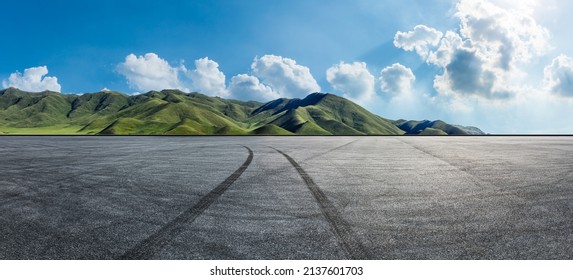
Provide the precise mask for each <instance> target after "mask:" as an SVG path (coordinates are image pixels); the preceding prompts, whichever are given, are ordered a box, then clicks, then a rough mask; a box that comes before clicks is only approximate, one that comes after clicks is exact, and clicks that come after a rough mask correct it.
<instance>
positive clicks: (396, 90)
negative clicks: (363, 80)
mask: <svg viewBox="0 0 573 280" xmlns="http://www.w3.org/2000/svg"><path fill="white" fill-rule="evenodd" d="M415 80H416V76H414V73H413V72H412V69H410V68H408V67H406V66H404V65H402V64H400V63H394V64H392V66H388V67H386V68H384V69H382V71H380V89H382V91H383V92H387V93H390V94H392V95H400V94H409V93H410V92H411V90H412V83H413V82H414V81H415Z"/></svg>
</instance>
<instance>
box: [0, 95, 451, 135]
mask: <svg viewBox="0 0 573 280" xmlns="http://www.w3.org/2000/svg"><path fill="white" fill-rule="evenodd" d="M404 131H406V132H408V130H404V129H403V128H402V129H400V128H399V127H398V126H397V125H396V123H395V122H394V121H391V120H387V119H385V118H382V117H379V116H377V115H374V114H372V113H370V112H368V111H367V110H366V109H364V108H362V107H360V106H359V105H357V104H355V103H353V102H351V101H349V100H347V99H344V98H342V97H338V96H336V95H332V94H324V93H313V94H310V95H308V96H307V97H305V98H303V99H298V98H295V99H286V98H282V99H277V100H274V101H271V102H268V103H260V102H254V101H249V102H245V101H239V100H232V99H223V98H219V97H210V96H206V95H203V94H200V93H184V92H181V91H178V90H162V91H160V92H158V91H150V92H148V93H145V94H141V95H133V96H129V95H125V94H122V93H119V92H113V91H104V92H96V93H86V94H82V95H74V94H61V93H56V92H50V91H44V92H39V93H30V92H24V91H20V90H18V89H15V88H8V89H5V90H1V91H0V133H3V134H114V135H157V134H161V135H401V134H404ZM448 134H452V133H448Z"/></svg>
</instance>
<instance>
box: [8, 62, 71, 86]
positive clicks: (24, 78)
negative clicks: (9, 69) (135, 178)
mask: <svg viewBox="0 0 573 280" xmlns="http://www.w3.org/2000/svg"><path fill="white" fill-rule="evenodd" d="M47 74H48V67H47V66H39V67H32V68H28V69H26V70H24V74H21V73H20V72H15V73H12V74H10V77H9V78H8V80H3V81H2V87H4V88H8V87H15V88H18V89H21V90H24V91H32V92H39V91H44V90H51V91H57V92H60V91H61V90H62V87H61V86H60V84H59V83H58V78H56V77H45V76H46V75H47Z"/></svg>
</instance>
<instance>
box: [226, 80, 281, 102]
mask: <svg viewBox="0 0 573 280" xmlns="http://www.w3.org/2000/svg"><path fill="white" fill-rule="evenodd" d="M229 92H230V93H231V95H232V96H234V97H237V98H240V99H243V100H256V101H268V100H272V99H277V98H280V95H279V94H278V93H277V92H275V91H274V90H273V89H272V88H271V87H269V86H267V85H265V84H262V83H261V82H260V81H259V79H258V78H257V77H255V76H251V75H247V74H239V75H237V76H234V77H232V78H231V83H230V84H229Z"/></svg>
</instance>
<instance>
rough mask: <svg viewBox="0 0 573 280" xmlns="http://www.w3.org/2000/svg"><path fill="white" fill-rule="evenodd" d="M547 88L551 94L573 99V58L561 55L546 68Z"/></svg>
mask: <svg viewBox="0 0 573 280" xmlns="http://www.w3.org/2000/svg"><path fill="white" fill-rule="evenodd" d="M543 73H544V81H545V86H546V88H547V89H548V90H549V92H551V93H553V94H556V95H560V96H566V97H573V58H571V57H568V56H566V55H560V56H558V57H556V58H555V59H553V61H552V62H551V65H549V66H547V67H545V69H544V71H543Z"/></svg>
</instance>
